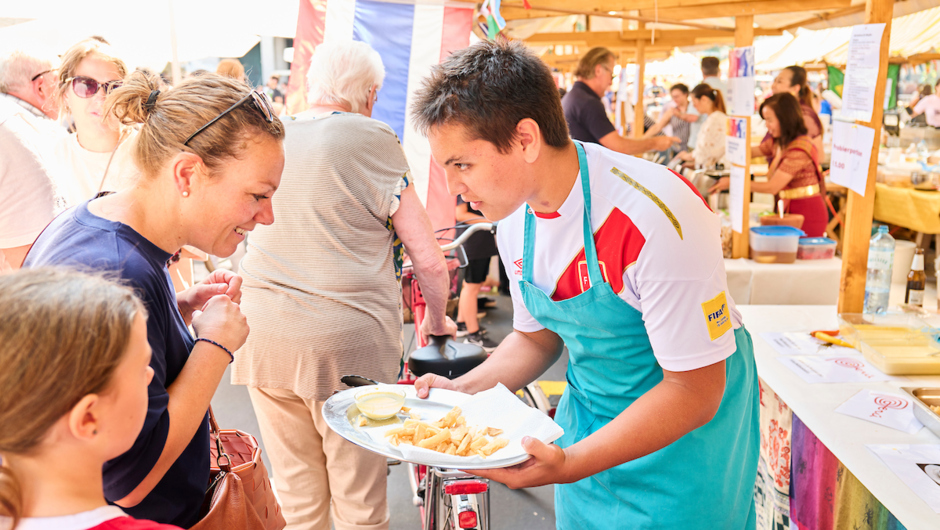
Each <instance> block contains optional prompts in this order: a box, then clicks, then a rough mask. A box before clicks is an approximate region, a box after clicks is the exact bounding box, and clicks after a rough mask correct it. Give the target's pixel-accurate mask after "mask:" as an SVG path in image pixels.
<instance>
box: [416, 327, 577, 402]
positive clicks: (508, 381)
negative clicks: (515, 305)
mask: <svg viewBox="0 0 940 530" xmlns="http://www.w3.org/2000/svg"><path fill="white" fill-rule="evenodd" d="M564 345H565V344H564V342H562V340H561V338H560V337H559V336H558V335H556V334H555V333H554V332H552V331H549V330H547V329H542V330H539V331H534V332H531V333H527V332H523V331H513V332H512V333H510V334H509V335H508V336H507V337H506V338H505V339H503V341H502V342H501V343H500V344H499V346H498V347H497V348H496V350H494V351H493V353H492V354H491V355H490V357H489V359H487V360H486V361H484V362H483V364H481V365H480V366H478V367H476V368H474V369H473V370H471V371H470V372H469V373H467V374H466V375H464V376H461V377H458V378H457V379H454V380H450V379H446V378H444V377H440V376H437V375H434V374H427V375H424V376H422V377H421V378H420V379H418V380H417V381H416V382H415V391H416V392H417V393H418V397H420V398H425V397H427V396H428V389H429V388H446V389H448V390H457V391H460V392H464V393H467V394H475V393H477V392H480V391H483V390H488V389H490V388H493V387H494V386H496V383H502V384H504V385H506V387H507V388H509V389H510V390H512V391H513V392H515V391H516V390H519V389H521V388H522V387H524V386H526V385H527V384H529V383H531V382H532V381H534V380H535V379H536V378H537V377H539V376H540V375H542V374H543V373H544V372H545V370H547V369H548V367H549V366H551V365H552V364H554V363H555V361H557V360H558V358H559V357H560V356H561V351H562V348H563V347H564Z"/></svg>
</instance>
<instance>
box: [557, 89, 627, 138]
mask: <svg viewBox="0 0 940 530" xmlns="http://www.w3.org/2000/svg"><path fill="white" fill-rule="evenodd" d="M561 107H562V109H564V111H565V121H567V122H568V133H569V134H570V135H571V137H572V138H574V139H575V140H580V141H582V142H591V143H594V144H598V143H600V141H601V138H603V137H605V136H607V135H608V134H610V133H612V132H614V131H616V130H617V129H616V128H614V124H613V123H610V119H608V118H607V112H606V111H605V110H604V104H603V103H601V98H600V96H598V95H597V94H596V93H595V92H594V91H593V90H591V87H589V86H587V85H585V84H584V83H582V82H581V81H575V83H574V86H572V87H571V90H569V91H568V93H567V94H565V97H563V98H561Z"/></svg>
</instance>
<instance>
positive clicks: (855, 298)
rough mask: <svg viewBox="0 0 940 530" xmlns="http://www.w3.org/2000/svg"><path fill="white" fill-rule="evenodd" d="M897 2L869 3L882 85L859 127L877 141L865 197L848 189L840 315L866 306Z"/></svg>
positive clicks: (868, 16)
mask: <svg viewBox="0 0 940 530" xmlns="http://www.w3.org/2000/svg"><path fill="white" fill-rule="evenodd" d="M893 11H894V0H867V2H866V3H865V23H866V24H880V23H884V25H885V30H884V33H883V34H882V35H881V53H880V54H879V62H878V83H877V84H876V85H875V101H874V107H873V109H872V113H871V122H870V123H866V122H862V121H858V122H856V123H858V124H859V125H864V126H866V127H871V128H872V129H874V130H875V141H874V145H872V149H871V159H870V160H869V161H868V183H867V184H866V185H865V196H864V197H862V196H860V195H859V194H857V193H855V192H854V191H852V190H848V194H849V200H848V206H847V208H846V215H845V233H844V234H843V237H842V242H843V247H842V280H841V282H840V284H839V305H838V311H839V312H840V313H861V312H862V309H863V308H864V305H865V275H866V273H867V271H868V242H869V240H870V239H871V221H872V213H873V212H874V209H875V175H876V174H877V172H878V146H879V145H880V143H881V118H882V116H883V115H884V109H883V107H884V97H885V79H886V78H887V76H888V43H889V42H890V39H891V16H892V14H893Z"/></svg>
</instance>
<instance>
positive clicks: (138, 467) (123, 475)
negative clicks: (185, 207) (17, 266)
mask: <svg viewBox="0 0 940 530" xmlns="http://www.w3.org/2000/svg"><path fill="white" fill-rule="evenodd" d="M169 258H170V254H169V253H167V252H165V251H164V250H162V249H160V248H159V247H157V246H156V245H154V244H153V243H151V242H150V241H148V240H147V239H145V238H144V237H143V236H141V235H140V234H138V233H137V232H136V231H134V229H132V228H131V227H129V226H127V225H125V224H122V223H118V222H114V221H109V220H107V219H102V218H101V217H98V216H96V215H94V214H92V213H91V212H89V211H88V202H84V203H82V204H80V205H78V206H76V207H74V208H72V209H70V210H68V211H66V212H65V213H63V214H62V215H60V216H58V217H57V218H56V219H55V220H53V221H52V223H51V224H49V226H48V227H46V229H45V230H44V231H43V233H42V234H41V235H40V236H39V239H37V240H36V242H35V243H34V244H33V247H32V248H31V249H30V251H29V254H28V255H27V256H26V261H25V263H24V264H23V266H24V267H41V266H48V265H65V266H69V267H73V268H78V269H83V270H95V271H113V272H114V273H115V275H116V276H118V277H120V278H121V279H122V280H123V281H124V282H125V283H126V284H127V285H129V286H130V287H132V288H133V289H134V290H135V291H136V292H137V295H138V296H139V297H140V299H141V300H142V301H143V302H144V305H145V306H146V307H147V312H148V313H149V318H148V319H147V338H148V340H149V342H150V347H151V348H152V349H153V358H152V359H151V361H150V366H151V367H153V372H154V374H153V381H152V382H151V383H150V387H149V388H148V394H149V397H150V403H149V407H148V410H147V418H146V420H145V421H144V427H143V429H142V430H141V432H140V435H138V436H137V440H136V441H135V442H134V446H133V447H132V448H131V449H130V450H129V451H128V452H126V453H124V454H123V455H121V456H119V457H117V458H115V459H114V460H110V461H108V462H107V463H105V465H104V469H103V472H104V493H105V498H106V499H107V500H108V501H110V502H114V501H116V500H120V499H122V498H124V497H126V496H127V495H128V494H130V493H131V492H132V491H133V490H134V488H136V487H137V486H138V485H139V484H140V483H141V482H142V481H143V480H144V478H145V477H146V476H147V474H149V473H150V470H151V469H153V466H154V465H155V464H156V463H157V459H159V458H160V454H161V453H162V452H163V446H164V444H165V443H166V438H167V433H168V431H169V428H170V415H169V412H168V411H167V403H168V402H169V394H167V390H166V388H167V387H168V386H170V385H171V384H173V381H175V380H176V377H177V376H178V375H179V373H180V371H182V369H183V366H184V365H185V364H186V360H187V359H188V358H189V353H190V352H191V351H192V349H193V345H194V344H195V341H194V339H193V337H192V335H191V334H190V333H189V329H188V328H187V327H186V323H185V322H184V321H183V317H182V315H180V312H179V307H178V306H177V303H176V293H175V291H174V289H173V282H172V280H171V279H170V275H169V272H168V271H167V267H166V261H167V260H168V259H169ZM208 483H209V428H208V415H207V418H206V420H205V421H204V422H203V427H201V428H200V429H199V430H198V431H196V435H195V436H193V439H192V441H190V443H189V445H188V446H187V447H186V449H184V450H183V453H182V454H181V455H180V457H179V458H178V459H177V460H176V462H175V463H174V464H173V465H172V466H171V467H170V469H169V470H168V471H167V473H166V475H164V476H163V479H162V480H160V482H159V483H158V484H157V486H156V487H155V488H154V489H153V491H151V492H150V494H149V495H147V497H146V498H144V500H143V501H142V502H141V503H140V504H138V505H137V506H134V507H133V508H125V509H124V511H125V512H127V513H128V515H131V516H132V517H135V518H138V519H149V520H151V521H157V522H159V523H166V524H174V525H177V526H181V527H183V528H189V527H190V526H192V525H193V524H195V523H196V522H197V520H198V517H199V509H200V507H201V505H202V501H203V498H204V496H205V491H206V487H207V486H208Z"/></svg>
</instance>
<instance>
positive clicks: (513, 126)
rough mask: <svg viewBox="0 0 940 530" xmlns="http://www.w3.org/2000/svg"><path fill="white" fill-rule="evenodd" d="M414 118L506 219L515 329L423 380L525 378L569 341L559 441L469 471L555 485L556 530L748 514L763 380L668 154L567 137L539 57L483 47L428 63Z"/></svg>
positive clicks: (502, 232)
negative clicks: (655, 160)
mask: <svg viewBox="0 0 940 530" xmlns="http://www.w3.org/2000/svg"><path fill="white" fill-rule="evenodd" d="M413 112H414V117H415V121H416V123H417V124H418V125H419V127H420V128H421V129H423V130H424V131H425V132H426V133H427V136H428V139H429V140H430V145H431V151H432V154H433V156H434V158H435V159H436V160H437V161H438V162H439V163H440V164H441V165H443V166H444V171H445V174H446V177H447V185H448V189H449V190H450V192H451V193H453V194H455V195H456V194H460V195H461V196H462V197H463V199H464V200H465V201H467V202H468V203H469V204H470V207H471V208H474V209H476V210H480V211H481V212H483V214H484V215H485V216H486V217H487V218H488V219H490V220H494V221H495V220H499V221H500V226H499V234H498V236H497V238H498V245H499V253H500V257H501V259H502V260H503V263H504V265H505V267H506V269H507V271H508V272H509V275H510V277H512V278H514V279H515V281H514V282H511V283H512V287H511V292H512V300H513V309H514V316H513V328H514V331H513V333H512V334H510V335H509V336H508V337H507V338H506V339H505V340H504V341H503V342H502V343H501V344H500V346H499V347H498V348H497V349H496V350H495V352H494V353H493V354H492V355H491V356H490V358H489V359H488V360H487V361H486V362H484V363H483V364H482V365H481V366H479V367H478V368H476V369H475V370H473V371H471V372H470V373H468V374H467V375H465V376H463V377H460V378H458V379H455V380H453V381H451V380H447V379H444V378H441V377H437V376H434V375H427V376H424V377H422V378H421V379H419V380H418V382H417V383H416V384H415V387H416V389H417V391H418V395H419V396H422V397H426V396H427V392H428V388H429V387H438V388H448V389H452V390H458V391H462V392H466V393H470V394H473V393H476V392H479V391H481V390H485V389H489V388H491V387H493V386H494V385H495V384H496V383H497V382H502V383H503V384H505V385H506V386H507V387H509V388H510V389H514V390H515V389H519V388H522V387H523V386H524V385H525V384H527V383H529V382H531V381H533V380H534V379H535V378H537V377H538V376H539V375H540V374H542V373H543V372H544V371H545V369H546V368H548V367H549V366H550V365H551V364H552V363H554V362H555V361H556V360H557V359H558V357H559V356H560V354H561V351H562V348H563V346H567V347H568V351H569V358H570V360H569V364H568V374H567V379H568V387H567V390H566V391H565V394H564V395H563V396H562V399H561V402H560V403H559V407H558V412H557V415H556V417H555V420H556V421H557V422H558V423H559V424H560V425H561V426H562V427H563V428H564V429H565V434H564V436H563V437H562V438H561V439H559V441H558V443H557V445H546V444H543V443H541V442H540V441H538V440H535V439H532V438H526V439H525V440H524V441H523V446H524V448H525V450H526V451H527V452H528V453H530V454H531V455H532V458H530V459H529V460H528V461H526V462H525V463H523V464H520V465H518V466H514V467H511V468H507V469H499V470H489V471H485V472H477V473H478V474H479V475H481V476H485V477H487V478H491V479H493V480H497V481H499V482H503V483H505V484H507V485H508V486H510V487H513V488H520V487H529V486H538V485H543V484H550V483H556V484H559V486H557V487H556V488H555V514H556V519H557V525H558V527H559V528H610V527H611V525H613V526H616V527H621V528H657V529H661V528H700V527H703V526H705V525H707V526H709V527H712V528H745V527H753V525H754V524H755V511H754V503H753V490H754V481H755V477H756V471H757V458H758V444H759V439H758V389H757V372H756V369H755V366H754V358H753V351H752V345H751V339H750V335H748V333H747V331H746V330H745V329H744V326H743V325H742V322H741V316H740V315H739V313H738V312H737V310H736V309H735V307H734V302H733V301H732V300H731V297H730V296H728V294H727V280H726V277H725V269H724V261H723V260H722V253H721V244H720V241H719V233H720V229H719V221H718V218H717V217H716V216H715V215H714V214H713V213H712V212H711V211H710V210H709V209H708V206H707V205H706V204H705V201H703V200H702V197H701V196H700V195H699V194H698V193H697V192H696V190H695V188H694V187H693V186H692V185H691V184H689V183H688V182H687V181H685V180H684V179H682V178H681V177H679V176H678V175H676V174H675V173H672V172H671V171H669V170H668V169H666V168H665V167H662V166H658V165H654V164H651V163H648V162H645V161H643V160H641V159H639V158H634V157H632V156H628V155H623V154H619V153H616V152H613V151H611V150H609V149H606V148H604V147H602V146H600V145H596V144H589V143H585V144H581V143H578V142H572V140H571V139H570V138H569V137H568V131H567V127H566V125H565V117H564V114H563V112H562V108H561V103H560V100H559V97H558V91H557V89H556V87H555V84H554V81H553V79H552V77H551V74H550V72H549V71H548V68H547V67H546V66H545V65H544V63H542V62H541V61H540V60H539V59H538V58H537V57H535V56H534V55H533V54H532V53H531V52H529V51H528V50H527V49H526V48H525V47H524V46H523V45H522V44H519V43H493V42H483V43H479V44H476V45H474V46H471V47H469V48H466V49H464V50H461V51H459V52H456V53H454V54H453V55H451V57H450V58H448V59H447V60H446V61H444V63H442V64H441V65H440V66H438V67H436V68H435V69H434V71H433V72H432V74H431V76H430V78H429V79H428V80H427V81H425V85H424V87H423V88H422V90H421V91H420V92H419V94H418V97H417V100H416V103H415V106H414V109H413Z"/></svg>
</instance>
